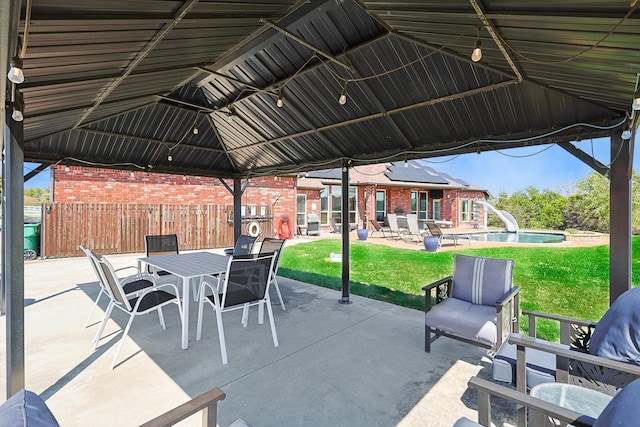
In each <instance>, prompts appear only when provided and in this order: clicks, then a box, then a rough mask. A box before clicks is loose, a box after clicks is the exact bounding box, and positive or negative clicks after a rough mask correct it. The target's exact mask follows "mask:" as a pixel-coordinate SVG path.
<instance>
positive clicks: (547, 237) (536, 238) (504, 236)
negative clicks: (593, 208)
mask: <svg viewBox="0 0 640 427" xmlns="http://www.w3.org/2000/svg"><path fill="white" fill-rule="evenodd" d="M469 239H471V240H476V241H481V242H509V243H561V242H564V240H565V237H564V234H560V233H528V232H518V233H507V232H506V231H490V232H486V233H471V234H469Z"/></svg>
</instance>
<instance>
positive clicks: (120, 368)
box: [0, 254, 515, 427]
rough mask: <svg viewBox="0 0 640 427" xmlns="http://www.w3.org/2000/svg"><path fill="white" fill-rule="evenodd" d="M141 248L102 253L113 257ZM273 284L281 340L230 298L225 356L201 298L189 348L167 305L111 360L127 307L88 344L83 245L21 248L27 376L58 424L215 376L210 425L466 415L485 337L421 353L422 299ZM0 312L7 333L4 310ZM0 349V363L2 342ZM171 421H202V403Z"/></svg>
mask: <svg viewBox="0 0 640 427" xmlns="http://www.w3.org/2000/svg"><path fill="white" fill-rule="evenodd" d="M140 256H143V254H131V255H119V256H108V258H109V259H110V260H111V261H112V263H113V264H114V266H115V267H116V268H118V267H121V266H125V265H132V264H135V262H136V259H137V258H138V257H140ZM279 284H280V288H281V290H282V292H283V297H284V300H285V304H286V311H283V310H281V307H280V306H279V305H274V306H273V308H274V315H275V323H276V328H277V332H278V337H279V340H280V346H279V347H277V348H276V347H274V346H273V343H272V340H271V334H270V331H269V326H268V322H265V324H264V325H258V324H257V310H255V309H254V310H252V312H251V316H250V321H249V326H248V327H247V328H242V326H241V324H240V315H241V313H240V312H232V313H225V315H224V325H225V335H226V342H227V351H228V355H229V364H228V365H225V366H223V365H222V363H221V358H220V348H219V344H218V337H217V330H216V325H215V320H214V317H213V313H212V311H211V310H208V311H207V312H206V315H205V322H204V331H203V339H202V340H201V341H196V339H195V327H196V319H197V308H194V307H196V305H195V304H192V305H191V308H192V309H191V312H190V315H189V322H190V330H189V332H190V336H189V348H188V349H187V350H182V349H181V348H180V325H179V317H178V310H177V309H176V308H175V307H173V306H169V307H167V308H166V309H165V319H166V323H167V329H166V330H163V329H162V328H161V326H160V325H159V322H158V317H157V315H155V313H150V314H148V315H145V316H140V317H138V318H137V319H136V320H135V321H134V323H133V326H132V328H131V331H130V333H129V337H128V338H127V340H126V342H125V345H124V347H123V349H122V352H121V354H120V358H119V360H120V362H119V364H118V365H117V366H116V367H115V369H114V370H110V369H109V365H110V363H111V360H112V358H113V355H114V353H115V350H116V344H117V343H118V341H119V338H120V332H121V330H122V328H123V326H124V324H125V320H126V319H125V317H124V316H122V313H115V315H114V318H115V320H110V321H109V324H108V326H107V328H106V333H105V338H103V339H102V340H101V342H100V346H99V347H98V349H97V350H95V351H93V349H92V345H91V342H92V339H93V336H94V333H95V331H96V329H97V326H98V325H97V324H98V322H99V320H100V317H101V315H102V314H103V311H102V310H103V309H104V307H105V306H106V299H105V298H103V301H102V304H101V309H100V310H97V311H96V313H94V316H93V322H92V324H91V325H90V326H89V327H88V328H85V327H84V324H85V320H86V318H87V316H88V314H89V311H90V310H91V307H92V304H93V300H94V299H95V297H96V295H97V293H98V290H99V288H98V284H97V282H96V278H95V276H94V273H93V271H92V270H91V268H90V266H89V263H88V261H87V260H86V258H84V257H81V258H66V259H49V260H37V261H30V262H26V264H25V288H26V289H25V305H26V307H25V335H26V336H25V341H26V344H25V347H26V349H25V353H26V387H27V388H28V389H30V390H33V391H35V392H37V393H39V394H40V395H41V396H42V397H43V398H44V399H45V400H46V402H47V404H48V405H49V407H50V408H51V410H52V412H53V413H54V414H55V416H56V417H57V419H58V421H59V422H60V424H61V425H62V426H88V425H91V426H136V425H139V424H141V423H143V422H145V421H147V420H149V419H151V418H154V417H155V416H157V415H159V414H161V413H163V412H165V411H167V410H169V409H171V408H173V407H175V406H177V405H179V404H181V403H184V402H185V401H187V400H189V399H190V398H193V397H195V396H197V395H199V394H201V393H203V392H205V391H207V390H209V389H211V388H213V387H220V388H221V389H222V390H223V391H224V392H225V393H226V394H227V397H226V399H225V400H224V401H222V402H220V404H219V406H218V422H219V425H221V426H228V425H229V424H231V423H232V422H233V421H234V420H235V419H237V418H242V419H244V420H245V421H246V422H247V423H249V424H250V425H251V426H253V427H257V426H367V427H369V426H451V425H452V424H453V423H454V422H455V420H456V419H458V418H459V417H461V416H467V417H469V418H471V419H475V418H476V412H475V408H476V397H475V392H472V391H469V390H467V381H468V380H469V378H470V377H472V376H473V375H480V376H482V377H485V378H487V377H490V369H491V360H490V359H489V358H488V357H487V356H486V352H485V351H484V350H482V349H479V348H477V347H474V346H471V345H467V344H462V343H459V342H457V341H453V340H449V339H446V338H442V339H440V340H438V341H436V343H434V345H433V350H432V352H431V353H425V352H424V348H423V339H424V338H423V337H424V327H423V324H424V323H423V319H424V314H423V313H422V312H421V311H416V310H411V309H407V308H402V307H398V306H394V305H391V304H387V303H384V302H380V301H375V300H370V299H367V298H362V297H358V296H352V301H353V303H352V304H350V305H342V304H339V303H338V302H337V301H338V299H339V298H340V295H339V293H337V292H336V291H332V290H328V289H324V288H321V287H317V286H313V285H309V284H306V283H301V282H297V281H293V280H288V279H285V278H280V279H279ZM272 295H274V294H272ZM0 323H2V325H1V326H0V334H1V335H2V338H3V342H5V340H4V336H5V329H6V327H5V318H4V317H2V318H0ZM0 352H1V353H2V366H3V368H4V363H5V359H6V357H5V346H4V345H3V346H2V349H1V350H0ZM5 381H6V380H5V378H4V377H3V378H2V385H1V389H2V393H3V394H4V390H5V389H6V386H5ZM498 409H499V410H498V411H497V413H496V414H495V418H496V419H497V420H501V421H498V422H496V424H497V425H499V426H500V425H505V426H508V425H512V424H513V423H514V422H515V420H514V415H515V411H514V410H513V408H510V407H509V406H508V405H506V406H505V405H504V404H502V405H501V408H498ZM505 420H506V421H505ZM503 421H504V422H503ZM180 425H194V426H197V425H200V417H199V416H198V415H196V416H194V417H192V418H190V419H188V420H186V421H184V422H183V423H181V424H180Z"/></svg>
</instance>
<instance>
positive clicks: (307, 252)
mask: <svg viewBox="0 0 640 427" xmlns="http://www.w3.org/2000/svg"><path fill="white" fill-rule="evenodd" d="M350 247H351V251H350V252H351V253H350V278H351V282H350V288H351V292H352V293H353V294H355V295H361V296H365V297H368V298H373V299H377V300H382V301H387V302H390V303H393V304H398V305H402V306H405V307H410V308H414V309H417V310H423V309H424V293H423V292H422V286H424V285H426V284H428V283H431V282H434V281H436V280H438V279H440V278H442V277H445V276H448V275H450V274H451V273H452V272H453V255H454V254H455V253H463V254H467V255H476V256H485V257H492V258H511V259H513V260H515V267H514V272H513V276H514V283H515V284H516V285H519V286H520V287H521V291H520V307H521V309H526V310H534V311H541V312H546V313H555V314H560V315H564V316H570V317H576V318H580V319H585V320H598V319H600V317H602V315H603V314H604V312H605V311H606V310H607V308H608V307H609V247H608V246H595V247H583V248H562V247H558V248H550V247H540V248H535V247H534V248H532V247H517V246H509V247H500V248H482V249H466V250H464V249H461V250H459V251H457V252H452V251H447V252H436V253H429V252H424V251H417V250H411V249H399V248H392V247H389V246H385V245H378V244H373V243H370V242H357V241H356V242H351V244H350ZM332 252H333V253H340V252H341V242H340V241H339V240H335V239H327V240H317V241H314V242H309V243H304V244H298V245H293V246H289V247H287V248H286V249H285V250H284V251H283V253H282V258H281V261H280V269H279V270H278V274H279V275H282V276H284V277H289V278H292V279H296V280H300V281H304V282H307V283H312V284H316V285H320V286H324V287H328V288H331V289H336V290H338V289H341V286H342V278H341V277H342V264H341V263H339V262H331V261H330V256H329V255H330V253H332ZM632 253H633V254H640V237H633V240H632ZM634 267H635V268H634ZM632 268H633V277H632V282H633V286H637V285H638V284H640V256H637V255H636V256H633V257H632ZM520 328H521V330H522V332H523V333H527V332H528V331H527V322H526V319H525V318H521V321H520ZM537 329H538V331H537V332H538V335H539V336H541V337H544V338H546V339H551V340H557V338H558V327H557V325H556V324H554V323H551V322H544V321H541V322H540V323H539V325H538V328H537Z"/></svg>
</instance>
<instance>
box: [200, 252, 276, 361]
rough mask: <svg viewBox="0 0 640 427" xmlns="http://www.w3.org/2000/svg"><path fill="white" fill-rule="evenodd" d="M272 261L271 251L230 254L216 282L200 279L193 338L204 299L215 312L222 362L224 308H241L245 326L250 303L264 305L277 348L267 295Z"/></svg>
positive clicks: (223, 357) (223, 355) (225, 355)
mask: <svg viewBox="0 0 640 427" xmlns="http://www.w3.org/2000/svg"><path fill="white" fill-rule="evenodd" d="M273 260H274V254H268V255H267V254H263V255H242V256H235V255H234V256H232V257H230V258H229V264H228V265H227V271H226V272H225V274H223V275H218V276H217V283H216V284H210V283H208V282H207V281H204V282H202V284H201V285H200V292H199V295H200V300H199V303H198V326H197V332H196V340H198V341H199V340H200V338H201V337H202V317H203V311H204V303H205V302H206V303H208V304H209V305H210V306H211V307H212V308H213V311H214V312H215V316H216V324H217V326H218V340H219V341H220V353H221V355H222V364H223V365H226V364H227V363H228V358H227V346H226V341H225V336H224V326H223V324H222V313H226V312H228V311H232V310H239V309H242V310H243V312H242V325H243V326H244V327H246V326H247V323H248V308H249V307H250V306H252V305H261V304H264V305H266V306H267V313H268V314H269V324H270V325H271V336H272V338H273V346H274V347H278V334H277V333H276V325H275V322H274V320H273V310H272V308H271V300H270V298H269V282H270V277H271V274H272V270H273V267H272V264H273ZM223 277H224V278H223ZM222 280H224V282H222Z"/></svg>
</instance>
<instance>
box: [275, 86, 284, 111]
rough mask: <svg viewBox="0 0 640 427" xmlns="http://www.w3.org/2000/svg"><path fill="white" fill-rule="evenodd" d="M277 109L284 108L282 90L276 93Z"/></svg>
mask: <svg viewBox="0 0 640 427" xmlns="http://www.w3.org/2000/svg"><path fill="white" fill-rule="evenodd" d="M276 105H277V106H278V108H282V107H283V106H284V98H283V97H282V89H280V90H279V91H278V102H276Z"/></svg>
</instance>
